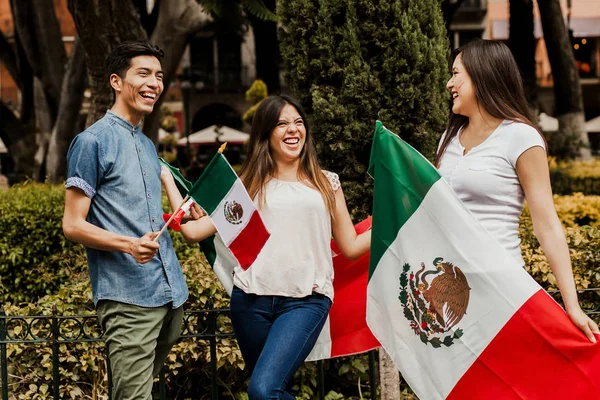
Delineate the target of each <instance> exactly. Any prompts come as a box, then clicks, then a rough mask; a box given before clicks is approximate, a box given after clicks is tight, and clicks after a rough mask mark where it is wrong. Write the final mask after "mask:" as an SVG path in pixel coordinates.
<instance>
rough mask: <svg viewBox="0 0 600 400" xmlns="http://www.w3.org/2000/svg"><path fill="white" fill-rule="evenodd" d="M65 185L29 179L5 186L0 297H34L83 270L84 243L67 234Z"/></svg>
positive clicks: (0, 208)
mask: <svg viewBox="0 0 600 400" xmlns="http://www.w3.org/2000/svg"><path fill="white" fill-rule="evenodd" d="M64 199H65V191H64V189H63V188H62V187H59V186H52V185H49V184H37V183H24V184H19V185H15V186H13V187H11V188H10V189H9V190H0V216H1V217H0V232H2V234H1V235H0V303H2V302H6V301H10V302H12V303H19V302H22V301H35V300H36V299H37V298H39V297H41V296H44V295H46V294H52V293H56V292H58V291H59V289H60V287H61V286H62V285H63V284H65V283H66V282H68V281H69V280H70V277H71V276H72V275H74V274H77V273H79V272H81V271H82V267H83V266H82V265H81V264H78V263H77V262H76V261H77V259H78V257H79V256H81V255H82V254H83V252H84V251H83V247H81V246H78V245H75V244H73V243H72V242H69V241H68V240H66V239H65V237H64V235H63V232H62V215H63V210H64Z"/></svg>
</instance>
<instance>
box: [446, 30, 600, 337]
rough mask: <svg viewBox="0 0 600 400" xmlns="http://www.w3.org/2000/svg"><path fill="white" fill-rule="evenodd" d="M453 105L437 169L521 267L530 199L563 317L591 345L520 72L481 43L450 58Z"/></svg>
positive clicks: (500, 50)
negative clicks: (522, 220)
mask: <svg viewBox="0 0 600 400" xmlns="http://www.w3.org/2000/svg"><path fill="white" fill-rule="evenodd" d="M447 87H448V90H450V92H451V93H452V99H453V105H452V113H451V115H450V121H449V123H448V129H447V130H446V132H445V133H444V135H443V136H442V139H441V141H440V145H439V148H438V152H437V155H436V160H435V164H436V166H437V167H438V168H439V170H440V173H441V174H442V176H443V177H444V178H445V179H446V180H447V181H448V183H449V184H450V186H452V188H453V189H454V190H455V192H456V193H457V194H458V196H459V197H460V198H461V200H462V201H463V203H464V204H465V206H466V207H467V208H468V209H469V210H470V211H471V212H472V213H473V214H474V215H475V217H477V218H478V219H479V221H480V222H481V223H482V225H483V226H484V227H485V228H486V229H487V230H488V232H489V233H490V234H491V235H492V236H493V237H495V238H496V240H497V241H498V242H499V243H500V244H501V245H503V246H504V247H505V248H506V250H507V251H508V252H509V253H510V254H511V255H512V256H513V257H514V258H515V259H516V260H517V261H519V262H521V263H523V259H522V257H521V251H520V248H519V243H520V240H519V237H518V228H519V216H520V215H521V212H522V210H523V203H524V200H525V199H527V202H528V205H529V209H530V211H531V218H532V222H533V226H534V229H535V232H536V236H537V238H538V240H539V242H540V244H541V245H542V248H543V250H544V253H545V254H546V257H547V258H548V262H549V264H550V267H551V269H552V272H553V273H554V276H555V277H556V280H557V283H558V287H559V289H560V292H561V295H562V298H563V300H564V304H565V308H566V311H567V313H568V315H569V317H570V318H571V320H572V321H573V323H574V324H575V325H577V326H578V327H579V328H580V329H581V330H582V331H583V332H584V333H585V335H586V336H587V337H588V338H589V340H590V341H592V342H594V343H595V342H596V338H595V337H594V333H595V334H600V331H599V330H598V326H597V325H596V323H594V321H592V320H591V319H590V318H589V317H588V316H586V315H585V313H584V312H583V311H582V309H581V307H580V306H579V302H578V300H577V291H576V287H575V283H574V280H573V271H572V267H571V259H570V256H569V249H568V247H567V242H566V240H565V235H564V232H563V227H562V225H561V223H560V220H559V219H558V216H557V215H556V210H555V208H554V202H553V199H552V188H551V186H550V174H549V171H548V162H547V158H546V143H545V141H544V139H543V138H542V136H541V134H540V133H539V132H538V131H537V129H536V128H534V126H533V124H532V123H531V120H530V118H529V117H528V115H529V110H528V107H527V100H526V99H525V93H524V90H523V86H522V83H521V79H520V73H519V69H518V67H517V65H516V62H515V60H514V58H513V56H512V54H511V52H510V50H509V49H508V47H506V45H504V44H503V43H501V42H497V41H492V40H478V41H475V42H471V43H469V44H467V45H465V46H464V47H463V48H461V49H458V50H457V51H456V52H455V53H454V55H453V64H452V78H451V79H450V80H449V81H448V84H447Z"/></svg>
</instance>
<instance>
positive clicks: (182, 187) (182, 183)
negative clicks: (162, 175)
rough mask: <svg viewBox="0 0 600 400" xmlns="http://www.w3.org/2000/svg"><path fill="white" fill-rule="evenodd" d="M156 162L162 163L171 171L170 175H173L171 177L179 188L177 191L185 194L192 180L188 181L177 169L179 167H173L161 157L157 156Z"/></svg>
mask: <svg viewBox="0 0 600 400" xmlns="http://www.w3.org/2000/svg"><path fill="white" fill-rule="evenodd" d="M158 162H159V163H160V165H164V166H165V167H167V169H168V170H169V171H170V172H171V175H173V178H174V180H175V184H176V185H177V189H179V193H181V195H182V196H185V195H186V194H187V192H189V191H190V188H191V187H192V182H190V181H188V180H187V179H185V178H184V177H183V175H182V174H181V171H179V168H175V167H174V166H172V165H171V164H169V163H168V162H166V161H165V160H164V159H163V158H161V157H159V158H158Z"/></svg>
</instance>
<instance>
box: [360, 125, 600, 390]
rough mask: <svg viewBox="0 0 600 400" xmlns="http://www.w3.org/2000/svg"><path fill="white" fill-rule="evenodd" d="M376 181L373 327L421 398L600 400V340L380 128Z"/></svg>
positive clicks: (373, 165)
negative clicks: (573, 318)
mask: <svg viewBox="0 0 600 400" xmlns="http://www.w3.org/2000/svg"><path fill="white" fill-rule="evenodd" d="M369 173H370V174H371V176H373V178H374V180H375V188H374V191H375V192H374V206H373V231H372V243H371V260H370V269H369V282H368V288H367V293H368V294H367V324H368V325H369V327H370V328H371V330H372V332H373V334H374V335H375V337H376V338H377V339H378V340H379V341H380V343H381V345H382V346H383V347H384V348H385V349H386V350H387V352H388V353H389V354H390V355H391V357H392V359H393V360H394V362H395V363H396V365H397V367H398V368H399V369H400V371H401V373H402V375H403V377H404V378H405V379H406V381H407V382H408V384H409V385H410V386H411V388H412V389H413V390H414V392H415V393H416V394H417V395H418V396H419V398H421V399H423V400H425V399H427V400H429V399H457V400H458V399H460V400H463V399H584V398H585V399H588V398H600V336H599V337H598V339H599V340H598V342H597V343H596V344H592V343H590V342H589V340H588V339H587V338H586V337H585V336H584V334H583V333H582V332H581V331H579V329H578V328H576V327H575V326H574V325H573V324H572V323H571V321H570V319H569V318H568V316H567V315H566V314H565V312H564V311H563V310H562V308H561V307H560V306H559V305H558V304H557V303H556V302H555V301H554V300H553V299H552V298H551V297H550V296H549V295H548V294H547V293H546V292H545V291H544V290H543V289H542V288H541V287H540V286H539V285H538V284H537V283H536V282H535V281H534V280H533V279H532V278H531V277H530V276H529V275H528V274H527V272H526V271H525V270H524V269H523V267H522V266H521V265H519V264H518V263H517V262H516V261H515V260H514V259H512V258H511V256H510V255H509V254H508V253H507V252H506V251H505V250H504V249H503V248H502V247H501V246H500V245H499V244H498V243H497V242H496V241H495V240H494V239H493V238H492V237H491V236H490V235H489V234H488V233H487V232H486V231H485V229H484V228H483V227H482V226H481V224H480V223H479V222H478V221H477V220H476V219H475V217H474V216H473V215H471V213H470V212H469V211H468V210H467V209H466V208H465V206H464V205H463V204H462V203H461V201H460V200H459V199H458V197H457V196H456V194H455V193H454V192H453V191H452V189H451V188H450V187H449V186H448V184H447V183H446V182H445V181H444V180H443V179H441V177H440V175H439V174H438V172H437V170H436V169H435V168H434V167H433V166H432V165H431V164H430V163H429V162H428V161H427V160H426V159H425V158H424V157H423V156H422V155H421V154H419V153H418V152H417V151H416V150H415V149H413V148H412V147H411V146H409V145H408V144H407V143H405V142H404V141H403V140H401V139H400V138H399V137H398V136H396V135H394V134H393V133H391V132H389V131H388V130H387V129H386V128H384V127H383V125H382V124H381V123H380V122H377V125H376V129H375V137H374V140H373V147H372V150H371V161H370V166H369Z"/></svg>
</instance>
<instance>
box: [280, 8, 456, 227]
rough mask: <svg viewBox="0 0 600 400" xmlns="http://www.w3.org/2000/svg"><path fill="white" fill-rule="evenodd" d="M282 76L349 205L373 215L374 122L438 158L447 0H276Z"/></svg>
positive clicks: (444, 108)
mask: <svg viewBox="0 0 600 400" xmlns="http://www.w3.org/2000/svg"><path fill="white" fill-rule="evenodd" d="M278 4H279V9H278V15H279V16H280V18H281V21H282V27H281V28H280V29H279V41H280V48H281V54H282V58H283V61H284V64H285V69H286V81H287V83H288V85H289V88H290V90H291V92H292V94H293V95H295V96H296V97H298V98H299V100H300V101H301V102H302V104H303V106H304V107H305V108H306V111H307V112H308V114H309V117H310V121H309V122H310V124H311V129H312V132H313V135H314V139H315V142H316V145H317V149H318V151H319V159H320V161H321V164H322V165H323V167H324V168H327V169H331V170H333V171H334V172H337V173H339V174H340V178H341V181H342V185H343V188H344V193H345V195H346V200H347V202H348V205H349V209H350V211H351V212H352V213H353V214H354V215H355V217H357V218H361V217H364V216H365V215H367V214H369V213H370V210H371V198H372V182H371V181H370V179H369V178H367V176H366V170H367V167H368V162H369V153H370V148H371V139H372V134H373V128H374V126H375V121H376V120H377V119H379V120H381V121H382V122H383V123H384V124H385V125H386V126H387V127H388V128H390V129H391V130H393V131H394V132H396V133H398V134H399V135H400V136H401V137H402V138H403V139H405V140H406V141H408V142H409V143H411V144H412V145H413V146H414V147H416V148H417V149H418V150H420V151H421V152H423V153H424V154H425V155H426V156H429V157H431V156H433V154H434V151H435V148H436V144H437V140H438V139H439V137H440V135H441V134H442V132H443V130H444V126H445V122H446V118H447V115H448V114H447V112H448V95H447V93H446V89H445V84H446V81H447V79H448V78H449V74H448V72H447V57H448V42H447V38H446V31H445V28H444V21H443V19H442V13H441V7H440V4H441V0H280V1H279V2H278Z"/></svg>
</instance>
